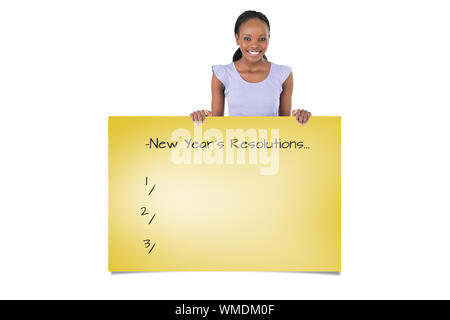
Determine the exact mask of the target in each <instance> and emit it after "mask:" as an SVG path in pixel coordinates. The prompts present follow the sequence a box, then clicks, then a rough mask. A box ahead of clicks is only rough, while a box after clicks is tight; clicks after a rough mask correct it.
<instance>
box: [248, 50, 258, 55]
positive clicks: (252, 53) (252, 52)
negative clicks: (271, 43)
mask: <svg viewBox="0 0 450 320" xmlns="http://www.w3.org/2000/svg"><path fill="white" fill-rule="evenodd" d="M247 52H248V53H250V54H251V55H252V56H257V55H258V54H260V53H261V51H248V50H247Z"/></svg>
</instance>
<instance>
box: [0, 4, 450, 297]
mask: <svg viewBox="0 0 450 320" xmlns="http://www.w3.org/2000/svg"><path fill="white" fill-rule="evenodd" d="M248 9H253V10H258V11H261V12H263V13H265V14H266V15H267V17H268V18H269V20H270V23H271V27H272V28H271V40H270V45H269V49H268V52H267V57H268V58H269V60H271V61H273V62H276V63H279V64H287V65H290V66H291V67H292V68H293V73H294V79H295V81H294V82H295V86H294V95H293V103H294V108H306V109H308V110H310V111H311V112H312V114H313V116H315V115H316V116H342V272H341V273H340V274H320V273H258V272H255V273H241V272H192V273H183V272H180V273H176V272H175V273H170V272H167V273H166V272H155V273H128V274H110V273H109V272H108V271H107V231H108V230H107V214H108V213H107V117H108V116H110V115H148V116H158V115H170V116H184V115H188V114H189V113H190V112H191V111H193V110H195V109H199V108H209V107H210V99H211V93H210V80H211V65H213V64H226V63H229V62H231V57H232V55H233V53H234V51H235V50H236V45H235V41H234V36H233V29H234V23H235V21H236V18H237V17H238V15H239V14H240V13H241V12H243V11H245V10H248ZM449 16H450V8H449V4H448V1H430V0H428V1H395V0H390V1H380V0H378V1H317V0H315V1H243V0H241V1H236V2H230V1H220V2H219V1H166V2H163V1H130V0H128V1H79V0H78V1H19V0H16V1H1V2H0V107H1V125H0V130H1V145H0V148H1V151H2V156H1V158H0V161H1V166H0V170H1V172H0V173H1V176H0V179H1V203H0V206H1V207H0V210H1V211H0V215H1V216H0V217H1V218H0V219H1V220H0V298H42V299H46V298H62V299H65V298H87V299H90V298H126V299H128V298H137V299H188V298H189V299H229V298H234V299H314V298H325V299H328V298H331V299H347V298H358V299H366V298H386V299H391V298H450V293H449V287H450V272H449V270H450V256H449V245H450V232H449V230H450V217H449V213H450V210H449V209H450V206H449V191H450V188H449V181H450V174H449V168H448V165H449V163H450V159H449V155H448V150H449V140H448V138H449V136H450V135H449V131H450V130H449V129H448V121H449V116H450V111H449V108H450V92H449V89H450V59H449V57H450V41H449V39H450V36H449V30H450V19H448V17H449ZM293 121H294V120H293ZM193 200H194V199H193ZM196 201H197V202H198V205H199V206H201V199H198V200H196ZM292 201H295V199H292Z"/></svg>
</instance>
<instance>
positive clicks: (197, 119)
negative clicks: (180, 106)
mask: <svg viewBox="0 0 450 320" xmlns="http://www.w3.org/2000/svg"><path fill="white" fill-rule="evenodd" d="M194 118H195V122H198V121H200V114H199V111H198V110H197V111H195V115H194Z"/></svg>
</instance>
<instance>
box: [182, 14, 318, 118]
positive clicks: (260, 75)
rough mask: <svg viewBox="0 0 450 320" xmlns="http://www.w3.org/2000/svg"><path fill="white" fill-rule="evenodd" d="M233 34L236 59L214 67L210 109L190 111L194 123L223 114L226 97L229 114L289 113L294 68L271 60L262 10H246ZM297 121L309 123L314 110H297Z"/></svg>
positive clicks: (266, 26) (261, 114)
mask: <svg viewBox="0 0 450 320" xmlns="http://www.w3.org/2000/svg"><path fill="white" fill-rule="evenodd" d="M234 34H235V38H236V44H237V45H238V46H239V48H238V49H237V50H236V52H235V53H234V55H233V61H232V62H231V63H229V64H226V65H214V66H212V71H213V75H212V79H211V91H212V101H211V111H209V110H197V111H194V112H192V113H191V114H190V117H191V118H192V120H193V121H194V122H195V123H202V122H203V121H204V120H205V118H206V117H207V116H223V115H224V109H225V98H227V101H228V109H229V110H228V111H229V115H230V116H290V115H291V108H292V92H293V87H294V80H293V74H292V70H291V67H289V66H287V65H281V64H276V63H274V62H269V60H268V59H267V57H266V55H265V53H266V51H267V49H268V47H269V40H270V23H269V20H268V19H267V17H266V16H265V15H264V14H262V13H261V12H257V11H245V12H244V13H242V14H241V15H240V16H239V17H238V19H237V21H236V24H235V27H234ZM292 116H295V118H296V120H297V121H298V123H300V124H301V125H304V124H306V122H308V120H309V118H310V117H311V112H308V111H306V110H303V109H302V110H299V109H297V110H294V111H292Z"/></svg>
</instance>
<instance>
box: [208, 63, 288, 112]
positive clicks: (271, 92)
mask: <svg viewBox="0 0 450 320" xmlns="http://www.w3.org/2000/svg"><path fill="white" fill-rule="evenodd" d="M212 70H213V72H214V74H215V75H216V77H217V79H219V80H220V82H222V83H223V85H224V86H225V97H226V98H227V101H228V111H229V115H230V116H278V109H279V106H280V94H281V92H282V91H283V88H282V85H283V83H284V81H285V80H286V79H287V77H288V76H289V74H290V73H291V67H289V66H286V65H280V64H276V63H273V62H271V63H270V72H269V75H268V76H267V78H266V79H264V80H263V81H260V82H255V83H252V82H247V81H245V80H244V79H243V78H242V77H241V75H240V74H239V73H238V71H237V69H236V66H235V65H234V63H233V62H232V63H230V64H226V65H214V66H212Z"/></svg>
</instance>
